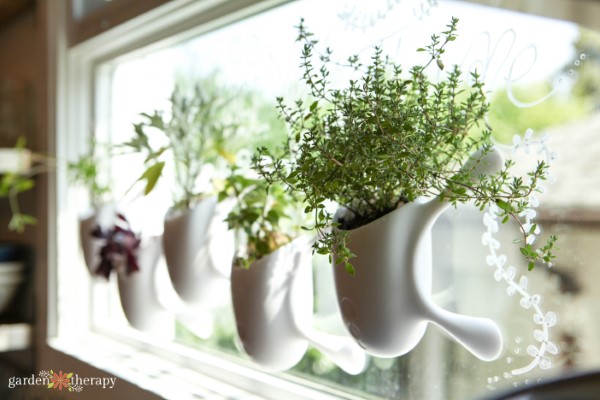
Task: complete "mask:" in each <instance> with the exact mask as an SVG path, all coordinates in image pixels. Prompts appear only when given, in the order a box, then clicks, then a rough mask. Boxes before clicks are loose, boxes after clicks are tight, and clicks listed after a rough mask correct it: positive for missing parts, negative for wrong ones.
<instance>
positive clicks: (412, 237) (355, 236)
mask: <svg viewBox="0 0 600 400" xmlns="http://www.w3.org/2000/svg"><path fill="white" fill-rule="evenodd" d="M474 157H477V154H476V155H475V156H474ZM502 166H503V161H502V157H501V155H500V153H499V152H498V150H496V149H494V150H493V151H492V152H490V153H488V155H487V156H486V158H485V159H484V160H482V162H481V163H480V164H478V166H477V168H476V171H475V172H474V176H479V175H480V174H485V173H493V172H496V171H498V170H500V169H501V168H502ZM448 207H449V203H447V202H442V201H440V200H439V199H437V198H434V199H424V198H421V199H417V200H416V201H415V202H412V203H408V204H405V205H403V206H402V207H401V208H399V209H397V210H395V211H393V212H391V213H389V214H387V215H385V216H384V217H382V218H380V219H378V220H376V221H373V222H371V223H369V224H367V225H364V226H361V227H359V228H357V229H354V230H352V231H350V237H349V244H348V247H349V249H350V250H351V252H352V253H354V254H355V255H356V257H355V258H353V259H352V260H351V262H352V264H353V266H354V268H355V271H356V273H355V276H351V275H350V274H348V273H347V272H346V270H345V269H344V266H343V265H336V266H335V268H334V279H335V286H336V293H337V300H338V305H339V307H340V310H341V313H342V318H343V320H344V324H345V325H346V328H347V329H348V331H349V332H350V334H351V335H352V336H353V337H354V339H355V340H356V341H357V343H358V344H359V345H360V346H361V347H363V348H364V349H365V350H366V351H367V353H369V354H372V355H374V356H378V357H397V356H401V355H403V354H406V353H408V352H409V351H410V350H412V349H413V348H414V347H415V346H416V345H417V344H418V343H419V341H420V340H421V338H422V337H423V335H424V333H425V329H426V328H427V324H428V323H429V322H433V323H434V324H436V325H438V326H440V327H441V328H443V329H444V330H445V331H447V332H448V333H449V334H450V335H451V336H452V337H453V338H454V339H455V340H456V341H458V342H459V343H461V344H462V345H463V346H464V347H465V348H466V349H468V350H469V351H470V352H471V353H473V354H474V355H475V356H476V357H478V358H480V359H481V360H486V361H489V360H494V359H496V358H497V357H499V355H500V353H501V351H502V334H501V332H500V329H499V327H498V326H497V325H496V323H494V322H493V321H492V320H490V319H486V318H476V317H470V316H466V315H460V314H456V313H452V312H449V311H447V310H444V309H442V308H441V307H439V306H437V305H436V304H435V303H434V302H433V300H432V293H431V286H432V276H431V270H432V254H431V253H432V251H431V228H432V227H433V224H434V223H435V221H436V219H437V218H438V217H439V216H440V215H441V214H442V213H443V212H444V210H446V209H447V208H448Z"/></svg>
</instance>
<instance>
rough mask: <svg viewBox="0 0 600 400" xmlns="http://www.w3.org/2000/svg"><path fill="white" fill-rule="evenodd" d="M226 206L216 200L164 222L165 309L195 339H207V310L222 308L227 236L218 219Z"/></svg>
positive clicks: (228, 250)
mask: <svg viewBox="0 0 600 400" xmlns="http://www.w3.org/2000/svg"><path fill="white" fill-rule="evenodd" d="M229 206H230V205H228V204H226V203H225V202H223V203H219V204H217V199H216V197H208V198H206V199H204V200H202V201H200V202H199V203H198V204H197V205H196V206H195V207H194V208H193V209H191V210H186V211H184V212H180V213H171V214H169V215H167V217H166V218H165V224H164V233H163V245H164V254H165V260H166V263H167V267H168V271H169V277H170V279H171V283H172V284H173V289H175V292H176V294H177V296H176V297H177V299H171V301H169V302H168V304H167V307H168V308H169V309H170V310H171V311H172V312H173V313H175V314H176V316H177V319H178V320H179V321H180V322H181V323H183V324H184V325H185V326H186V327H188V328H189V329H190V330H191V331H192V332H194V333H195V334H196V335H198V336H199V337H201V338H205V339H206V338H208V337H210V336H211V335H212V330H213V329H212V327H213V317H212V310H214V309H216V308H218V307H221V306H223V305H225V304H227V301H228V300H229V297H228V296H226V295H224V294H225V293H228V292H229V279H230V277H229V275H230V273H231V267H230V263H231V259H232V258H233V236H232V233H231V232H229V230H228V229H227V225H226V224H225V222H224V220H225V217H226V215H227V212H228V209H227V207H229Z"/></svg>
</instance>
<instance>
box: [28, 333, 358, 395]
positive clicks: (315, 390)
mask: <svg viewBox="0 0 600 400" xmlns="http://www.w3.org/2000/svg"><path fill="white" fill-rule="evenodd" d="M49 347H50V349H51V350H55V351H57V352H60V353H64V354H66V355H68V356H70V357H72V358H73V361H75V362H74V363H72V362H70V363H69V367H70V366H71V365H73V368H74V370H73V371H70V370H69V372H75V373H78V374H79V375H80V376H86V375H85V373H88V374H93V372H87V370H88V369H89V368H88V367H92V371H93V369H97V370H100V371H101V372H103V373H104V374H103V375H101V376H104V377H116V378H117V385H118V384H119V383H120V382H123V381H125V382H128V383H130V384H132V385H134V386H137V387H138V388H139V391H136V393H135V398H136V399H137V398H142V397H141V396H142V394H141V393H142V392H146V395H147V396H148V397H147V396H144V397H143V398H152V399H154V398H155V397H154V396H158V397H160V398H166V399H177V400H180V399H214V400H218V399H223V400H224V399H239V400H242V399H243V400H258V399H273V400H279V399H282V398H285V399H290V400H301V399H304V400H308V399H310V400H333V399H348V400H359V398H358V397H353V396H351V395H349V394H347V393H343V392H336V391H334V390H332V389H330V388H326V387H322V386H319V385H316V384H312V383H307V382H306V381H303V382H302V383H297V382H294V379H295V378H294V377H292V376H289V375H285V376H284V375H283V374H270V373H266V372H263V371H260V370H259V369H258V367H256V366H255V365H253V364H252V363H250V362H243V360H242V362H240V360H239V359H238V358H236V357H233V356H228V355H227V354H221V353H217V352H206V351H202V352H200V351H197V350H193V349H190V348H189V347H187V346H184V345H180V344H176V343H164V342H155V341H153V340H152V339H151V338H149V337H148V336H146V335H143V334H140V333H138V332H136V331H133V330H131V331H130V332H127V334H126V335H125V336H121V335H119V336H118V337H115V335H114V333H113V334H111V333H110V332H99V333H92V332H90V333H88V334H86V335H82V336H79V337H77V338H72V337H69V338H56V339H51V340H49ZM149 349H152V350H151V351H152V352H150V351H149ZM52 359H56V357H53V358H52ZM78 366H81V368H82V369H84V370H85V371H86V372H85V373H84V372H81V371H80V370H75V368H77V367H78ZM51 367H52V368H54V369H55V370H58V369H59V367H61V368H62V370H63V371H64V370H65V366H63V365H54V366H51ZM36 372H37V371H36ZM88 376H89V375H88ZM91 376H93V375H91ZM307 384H309V385H313V386H306V385H307ZM118 389H121V388H118ZM86 391H87V389H86ZM130 391H131V389H130V390H129V391H126V392H130ZM103 393H104V395H106V394H107V392H106V390H104V391H103ZM114 394H117V393H116V392H115V393H114ZM111 397H112V398H121V397H120V396H118V395H117V396H114V397H113V396H112V395H111ZM129 398H131V396H130V397H129Z"/></svg>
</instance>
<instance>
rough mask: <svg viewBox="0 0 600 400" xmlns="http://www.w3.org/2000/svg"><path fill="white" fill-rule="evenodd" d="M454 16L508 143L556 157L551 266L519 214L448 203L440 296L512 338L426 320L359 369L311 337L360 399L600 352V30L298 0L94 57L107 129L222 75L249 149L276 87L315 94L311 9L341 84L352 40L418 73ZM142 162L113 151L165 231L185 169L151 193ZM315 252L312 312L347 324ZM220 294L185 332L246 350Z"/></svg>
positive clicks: (149, 224)
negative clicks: (462, 331)
mask: <svg viewBox="0 0 600 400" xmlns="http://www.w3.org/2000/svg"><path fill="white" fill-rule="evenodd" d="M452 16H456V17H458V18H459V19H460V22H459V25H458V36H459V37H458V39H457V40H456V41H455V42H452V43H451V44H450V45H449V46H448V51H447V53H446V54H444V63H445V64H446V65H447V66H449V65H452V64H459V65H461V66H462V68H463V69H465V70H470V71H474V70H475V69H476V70H477V71H478V72H479V74H480V75H481V76H482V77H483V79H484V81H485V89H486V92H487V95H488V99H489V101H490V103H491V107H490V112H489V121H488V122H489V124H490V126H491V127H492V129H493V133H494V137H495V140H496V141H497V146H498V147H499V148H500V149H501V151H502V152H503V154H504V155H505V156H506V157H507V158H513V157H514V158H515V160H517V163H518V165H519V166H523V165H527V166H528V168H530V167H531V165H532V163H533V165H535V162H536V160H537V158H539V157H541V158H542V159H545V160H547V161H549V162H550V163H551V167H550V172H551V174H552V176H553V177H554V178H555V179H552V180H550V181H548V182H547V183H546V184H545V186H546V187H547V190H546V192H545V193H543V194H540V195H539V196H538V200H539V203H540V205H539V207H538V208H537V209H536V214H537V215H536V221H537V222H538V223H539V226H540V227H541V234H540V237H539V238H538V239H537V240H539V241H543V240H544V239H545V238H546V237H547V236H548V235H550V234H557V235H558V236H559V247H560V250H559V251H558V252H557V254H558V257H557V259H556V260H555V261H554V266H553V267H552V268H547V267H545V266H542V265H538V266H537V267H536V268H535V269H534V270H533V271H531V272H528V271H527V265H525V264H524V263H523V262H522V258H521V257H520V255H519V247H518V246H517V245H514V244H513V243H512V241H513V239H515V238H518V237H519V232H518V229H517V227H516V226H513V225H512V224H510V223H509V224H506V225H504V224H500V225H501V226H500V230H499V232H498V233H496V232H495V231H494V225H495V223H494V221H491V219H490V217H489V216H488V217H487V219H486V222H485V223H486V224H487V225H485V224H484V217H483V214H482V213H480V212H479V211H478V210H477V209H476V208H475V207H473V206H460V207H457V208H456V209H450V210H449V211H447V212H446V213H445V214H444V215H443V217H442V218H440V219H439V220H438V222H437V223H436V225H435V227H434V231H433V250H434V252H433V254H434V257H433V268H434V274H433V297H434V299H435V301H436V302H437V303H438V305H440V306H442V307H443V308H445V309H448V310H451V311H455V312H458V313H461V314H466V315H471V316H479V317H486V318H491V319H493V320H494V321H496V322H497V323H498V324H499V326H500V328H501V330H502V333H503V337H504V342H505V349H504V351H503V353H502V355H501V356H500V358H499V359H497V360H496V361H493V362H484V361H480V360H478V359H477V358H475V357H474V356H473V355H471V354H470V353H469V352H468V351H466V350H465V349H464V348H463V347H462V346H461V345H459V344H457V343H456V342H455V341H454V340H450V339H449V338H448V336H447V334H446V333H444V332H443V331H442V330H441V329H439V328H438V327H437V326H435V325H433V324H430V326H429V327H428V329H427V332H426V334H425V336H424V338H423V339H422V340H421V341H420V343H419V345H418V346H417V347H416V348H415V349H414V350H413V351H412V352H410V353H409V354H407V355H405V356H402V357H398V358H394V359H382V358H376V357H371V358H370V359H369V364H368V366H367V368H366V370H365V372H363V373H361V374H359V375H357V376H352V375H349V374H346V373H345V372H343V371H342V370H340V369H339V368H337V367H336V366H335V364H333V363H332V362H331V361H330V360H329V359H327V358H326V357H325V356H323V355H322V354H321V353H320V352H318V351H317V350H315V349H312V348H311V349H309V351H308V352H307V353H306V356H305V357H304V359H303V360H302V361H301V362H300V363H299V364H298V365H297V366H296V367H295V368H294V369H293V370H292V371H290V374H293V375H296V376H301V377H304V378H306V379H311V380H316V381H319V382H324V383H326V384H327V385H332V386H335V387H337V388H341V389H343V390H346V391H349V392H356V393H360V396H363V397H365V398H368V397H369V396H373V397H374V398H409V399H468V398H479V397H482V396H487V395H491V394H492V393H494V391H497V390H503V389H510V388H513V387H522V386H526V385H531V384H533V383H536V382H538V381H539V380H544V379H545V378H548V377H552V376H557V375H559V374H561V373H564V372H566V371H569V370H571V369H572V368H583V369H593V368H597V367H598V366H599V365H598V360H599V359H600V357H599V355H600V348H599V347H598V340H597V339H596V338H597V337H598V335H597V333H598V329H600V325H599V324H598V323H597V321H595V320H594V317H593V315H595V312H594V311H595V310H594V305H595V304H596V303H597V300H598V299H597V297H598V296H597V295H596V294H595V291H594V290H593V286H592V282H594V281H595V274H596V272H595V269H594V260H596V259H597V258H598V255H597V254H596V253H597V252H598V248H597V247H598V246H596V245H595V243H596V241H597V236H598V235H599V232H600V231H599V230H598V222H599V221H600V219H599V218H598V216H599V215H600V214H599V213H598V211H599V206H600V196H599V194H598V193H596V191H597V189H596V188H598V187H600V185H598V182H597V177H596V174H595V173H594V171H595V169H596V166H595V165H596V163H595V159H596V157H597V151H599V150H600V149H597V147H598V146H597V145H596V140H595V137H594V135H595V134H596V133H597V132H598V131H599V129H600V117H599V114H598V110H599V109H600V100H599V99H600V96H599V91H600V72H599V71H600V68H599V65H598V60H599V49H600V36H599V35H598V33H597V32H592V31H589V30H586V29H584V28H582V27H579V26H577V25H575V24H573V23H569V22H565V21H558V20H550V19H545V18H540V17H534V16H531V15H525V14H519V13H514V12H509V11H505V10H500V9H497V8H493V7H485V6H479V5H473V4H468V3H463V2H456V1H445V0H440V1H437V2H436V1H428V2H425V1H419V2H399V1H397V2H390V1H370V2H363V1H360V0H356V1H353V0H344V1H341V2H323V1H317V0H303V1H296V2H291V3H287V4H284V5H282V6H280V7H277V8H274V9H272V10H269V11H267V12H264V13H261V14H258V15H255V16H252V17H249V18H246V19H243V20H241V21H238V22H235V23H231V24H229V25H227V26H224V27H221V28H219V29H215V30H213V31H211V32H209V33H206V34H203V35H200V36H198V37H195V38H192V39H189V40H186V41H181V42H179V43H176V44H174V45H173V44H172V42H171V44H170V45H169V46H168V47H162V48H160V49H159V50H156V48H155V47H153V48H152V50H145V51H141V52H136V53H134V54H132V55H126V56H124V57H121V58H118V59H114V60H111V61H109V62H107V63H105V64H104V65H103V66H101V67H102V68H100V69H99V70H98V71H100V72H102V73H105V74H107V75H108V76H109V77H110V79H109V82H110V83H109V85H108V86H107V87H106V88H104V89H107V90H108V93H109V96H108V97H107V99H106V104H107V107H106V109H107V111H106V112H104V113H100V114H98V115H97V119H96V120H97V124H98V125H97V137H98V138H99V140H103V141H106V142H110V143H112V144H118V143H123V142H125V141H127V140H130V139H131V138H132V137H133V133H134V129H133V126H132V124H133V123H139V122H140V121H141V120H142V118H143V117H141V116H140V114H141V113H152V112H153V111H154V110H162V111H163V112H165V113H169V112H170V111H169V110H170V105H169V100H168V99H169V97H170V96H171V93H172V91H173V88H174V87H175V84H176V83H181V84H183V85H184V86H185V87H187V88H190V89H191V88H193V86H194V85H195V84H201V85H205V86H210V85H212V86H213V87H217V88H219V90H220V91H221V94H222V96H223V97H226V98H228V99H231V104H230V105H229V108H228V113H229V116H236V117H237V118H239V120H241V121H243V123H244V124H245V125H244V126H245V128H244V129H243V130H242V131H241V133H240V136H239V137H237V138H236V140H235V142H236V143H235V144H236V145H239V144H240V143H241V144H244V145H245V146H247V152H248V154H251V153H252V151H253V149H254V148H255V147H256V145H257V144H259V143H265V144H267V145H273V144H275V143H278V142H280V141H281V140H282V138H283V136H285V127H284V126H283V124H282V122H281V121H280V119H279V118H278V114H277V111H276V109H275V98H276V97H277V96H283V97H285V98H286V99H288V100H289V101H292V100H294V99H297V98H299V97H301V96H303V95H305V94H306V89H305V88H304V86H303V84H302V75H301V70H300V68H299V67H298V65H299V63H300V54H301V48H300V46H299V45H298V44H297V43H296V42H295V39H296V36H297V30H296V28H295V27H296V26H297V25H298V23H299V21H300V18H301V17H303V18H305V24H306V25H307V27H308V28H309V29H310V30H311V31H312V32H314V33H315V37H316V38H318V39H319V40H320V44H319V47H320V48H322V49H323V51H324V49H325V48H326V47H328V46H329V47H330V48H331V49H332V50H333V51H334V53H333V55H332V59H333V60H334V61H335V62H338V63H339V64H340V66H339V67H338V68H336V69H335V71H332V73H331V75H330V78H331V80H332V82H333V84H334V85H343V84H345V82H347V80H348V78H349V77H350V76H352V75H351V72H349V71H348V68H346V67H344V66H342V64H345V63H346V60H347V59H348V57H349V56H351V55H353V54H359V55H360V57H362V58H363V59H366V60H368V57H370V56H371V55H372V48H373V46H374V45H380V46H381V47H382V48H383V49H384V51H385V53H386V54H388V55H389V56H390V57H391V58H392V59H393V60H396V61H397V62H399V63H401V64H402V65H403V66H404V67H405V69H406V70H407V71H408V69H409V68H410V67H411V66H412V65H415V64H417V63H419V62H422V60H423V54H422V53H419V52H416V49H417V48H419V47H423V46H425V45H427V44H428V43H429V40H430V36H431V34H433V33H437V32H441V31H443V30H444V29H445V27H446V25H447V24H448V23H449V21H450V19H451V17H452ZM446 70H447V68H446ZM107 71H108V72H107ZM443 73H444V72H441V71H439V72H438V74H440V75H441V74H443ZM465 79H467V78H465ZM240 99H246V101H245V102H244V101H240ZM224 118H229V117H227V116H226V117H224ZM257 132H258V134H257ZM256 135H258V136H256ZM515 135H518V136H519V139H514V136H515ZM544 135H545V136H544ZM542 138H543V140H542ZM232 145H233V143H232ZM517 145H518V146H517ZM238 147H239V146H238ZM533 156H535V157H533ZM218 169H219V168H218V165H217V166H216V167H214V168H212V169H210V170H207V171H206V174H207V175H206V176H208V174H210V173H215V170H216V173H217V175H218V173H219V171H218ZM523 171H525V169H523ZM142 172H143V158H142V157H141V156H139V155H120V156H116V157H114V158H113V159H112V162H111V166H110V182H111V185H112V188H113V195H114V197H115V198H116V199H119V202H120V209H121V211H123V212H124V213H125V214H126V215H127V217H128V218H129V219H130V221H131V222H132V226H133V227H134V229H135V230H137V231H141V232H142V234H143V235H146V236H153V235H160V234H162V231H163V220H164V216H165V214H166V213H167V211H168V210H169V208H170V207H171V206H172V204H173V199H172V180H173V179H174V178H173V175H172V172H165V174H166V179H162V180H161V182H160V183H159V184H158V186H157V188H156V189H155V190H154V192H153V193H152V194H151V195H150V196H147V197H142V196H140V193H139V190H137V189H136V190H133V191H131V190H130V187H131V185H132V183H133V182H135V181H136V180H137V179H138V177H140V175H141V174H142ZM554 181H555V182H554ZM207 182H208V180H205V181H203V182H199V184H200V185H202V184H204V185H207ZM496 223H499V221H496ZM488 230H489V232H490V233H489V234H491V235H493V237H494V238H496V239H499V240H500V243H501V247H500V248H499V249H492V250H494V251H495V253H496V258H495V259H493V260H491V261H490V251H491V249H490V240H489V239H490V237H489V236H488V237H487V239H486V243H487V246H486V245H483V244H482V236H483V235H484V234H485V233H486V232H488ZM222 245H223V246H227V244H222ZM492 247H493V245H492ZM213 251H215V252H219V251H221V250H219V249H218V248H216V249H213ZM501 255H505V256H506V259H507V261H506V264H504V265H505V268H504V269H500V270H499V268H496V267H497V265H498V264H497V262H496V261H494V260H497V258H498V257H500V256H501ZM488 261H489V263H491V264H492V265H493V267H490V266H488ZM313 264H314V277H315V278H314V282H315V298H316V300H315V304H316V309H315V313H316V316H315V322H314V323H315V325H316V326H317V327H318V328H319V329H322V330H324V331H329V332H332V333H344V332H345V331H344V327H343V324H342V322H341V319H340V317H339V311H338V308H337V304H336V300H335V291H334V286H333V283H332V276H331V270H330V268H329V266H328V265H327V264H328V262H327V259H326V258H320V257H317V256H315V258H314V263H313ZM509 266H514V272H512V271H513V269H509V268H508V267H509ZM159 267H160V268H161V269H162V271H163V272H162V274H163V275H162V280H161V282H163V289H162V290H163V292H164V293H163V294H164V295H165V296H166V297H169V296H171V297H172V296H173V293H172V289H171V288H169V285H168V276H167V275H166V272H165V270H164V264H162V263H161V264H160V265H159ZM513 275H514V276H513ZM522 277H525V278H522ZM222 295H223V297H224V298H223V302H224V305H223V306H222V308H215V309H213V310H211V313H212V315H211V316H208V317H206V318H211V319H212V320H213V322H214V324H215V329H214V331H213V334H212V335H211V336H210V338H208V339H201V338H200V337H199V336H198V335H196V334H195V333H194V329H195V328H194V327H193V326H191V325H190V324H189V323H185V322H182V321H179V322H178V323H177V329H176V340H178V341H181V342H184V343H187V344H189V345H190V346H193V347H198V348H204V347H210V348H213V349H219V350H222V351H225V352H228V353H233V354H238V355H239V356H240V357H242V358H243V357H244V355H243V354H242V353H240V352H239V351H238V348H239V346H238V345H237V340H236V333H235V326H234V323H233V317H232V312H231V305H230V304H229V303H228V301H229V300H228V299H229V296H230V295H229V293H222ZM171 300H172V299H171ZM555 315H557V316H558V318H557V322H556V323H554V316H555ZM188 322H189V321H188ZM196 333H197V332H196ZM555 347H556V349H555ZM555 350H558V351H555ZM552 353H557V354H552Z"/></svg>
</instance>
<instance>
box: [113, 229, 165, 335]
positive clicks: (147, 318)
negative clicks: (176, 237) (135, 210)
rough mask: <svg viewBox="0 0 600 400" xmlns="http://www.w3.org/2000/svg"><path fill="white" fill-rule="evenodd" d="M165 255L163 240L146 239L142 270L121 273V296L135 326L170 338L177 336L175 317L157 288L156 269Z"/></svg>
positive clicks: (139, 252)
mask: <svg viewBox="0 0 600 400" xmlns="http://www.w3.org/2000/svg"><path fill="white" fill-rule="evenodd" d="M161 256H162V244H161V239H160V237H157V236H154V237H149V238H145V239H143V241H142V243H141V245H140V247H139V248H138V250H137V259H138V264H139V267H140V269H139V271H135V272H132V273H131V274H129V275H125V274H123V273H121V272H119V274H118V286H119V297H120V300H121V307H122V308H123V312H124V313H125V317H126V318H127V321H129V324H130V325H131V326H132V327H134V328H135V329H137V330H140V331H143V332H147V333H151V334H153V335H157V336H163V337H169V338H170V337H172V336H173V333H174V331H173V327H174V325H175V324H174V318H173V316H172V314H171V313H169V312H168V311H167V310H166V309H165V308H164V307H163V306H162V304H161V303H160V302H159V300H158V294H157V288H156V269H157V266H158V262H159V260H160V258H161Z"/></svg>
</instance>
